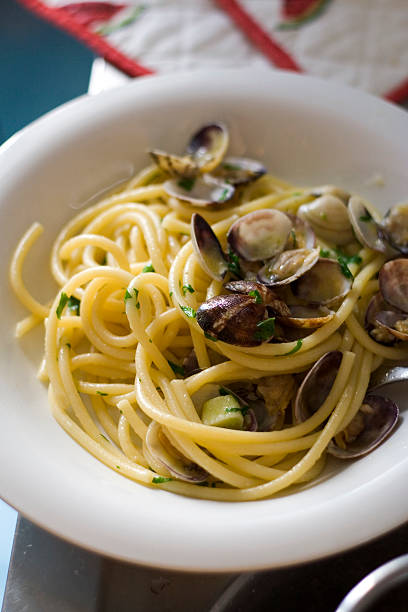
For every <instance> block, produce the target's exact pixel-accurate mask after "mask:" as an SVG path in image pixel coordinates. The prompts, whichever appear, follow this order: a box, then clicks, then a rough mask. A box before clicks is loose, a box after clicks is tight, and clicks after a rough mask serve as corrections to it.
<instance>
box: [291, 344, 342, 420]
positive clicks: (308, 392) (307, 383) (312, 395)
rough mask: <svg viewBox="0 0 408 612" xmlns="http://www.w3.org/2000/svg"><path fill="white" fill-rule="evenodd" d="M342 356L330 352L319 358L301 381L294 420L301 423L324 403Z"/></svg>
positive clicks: (336, 352)
mask: <svg viewBox="0 0 408 612" xmlns="http://www.w3.org/2000/svg"><path fill="white" fill-rule="evenodd" d="M342 358H343V354H342V353H341V351H330V352H329V353H326V354H325V355H323V357H320V359H319V360H318V361H317V362H316V363H315V365H314V366H313V367H312V369H311V370H309V372H308V373H307V375H306V377H305V378H304V379H303V382H302V384H301V386H300V387H299V390H298V392H297V395H296V401H295V420H296V422H297V423H303V421H306V420H307V419H308V418H310V417H311V416H312V415H313V414H314V413H315V412H317V411H318V410H319V408H320V406H321V405H322V404H323V403H324V402H325V400H326V398H327V396H328V395H329V393H330V390H331V388H332V386H333V383H334V381H335V379H336V376H337V372H338V369H339V367H340V364H341V360H342Z"/></svg>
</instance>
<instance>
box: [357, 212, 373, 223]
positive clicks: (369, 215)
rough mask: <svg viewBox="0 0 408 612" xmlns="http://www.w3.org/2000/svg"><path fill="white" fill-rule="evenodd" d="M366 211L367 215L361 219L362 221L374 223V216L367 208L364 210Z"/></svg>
mask: <svg viewBox="0 0 408 612" xmlns="http://www.w3.org/2000/svg"><path fill="white" fill-rule="evenodd" d="M364 211H365V214H364V215H362V216H361V217H359V218H360V221H364V222H365V223H367V222H368V221H372V220H373V217H372V215H371V214H370V213H369V212H368V210H367V209H366V208H364Z"/></svg>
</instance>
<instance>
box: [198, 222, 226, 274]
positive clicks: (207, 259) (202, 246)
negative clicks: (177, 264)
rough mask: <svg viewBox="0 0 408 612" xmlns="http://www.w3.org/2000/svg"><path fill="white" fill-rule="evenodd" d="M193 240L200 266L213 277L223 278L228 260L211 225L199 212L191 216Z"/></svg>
mask: <svg viewBox="0 0 408 612" xmlns="http://www.w3.org/2000/svg"><path fill="white" fill-rule="evenodd" d="M191 242H192V244H193V248H194V252H195V254H196V256H197V259H198V261H199V264H200V266H201V267H202V269H203V270H204V272H206V273H207V274H208V275H209V276H211V278H214V279H215V280H223V279H224V278H225V275H226V273H227V271H228V261H227V258H226V257H225V255H224V251H223V250H222V248H221V245H220V243H219V240H218V238H217V236H216V235H215V234H214V232H213V230H212V228H211V225H209V223H207V221H206V220H205V219H204V218H203V217H202V216H201V215H199V214H197V213H194V214H193V216H192V217H191Z"/></svg>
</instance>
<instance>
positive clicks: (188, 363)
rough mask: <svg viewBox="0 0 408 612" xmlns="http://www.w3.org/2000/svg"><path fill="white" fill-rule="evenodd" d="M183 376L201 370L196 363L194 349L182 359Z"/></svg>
mask: <svg viewBox="0 0 408 612" xmlns="http://www.w3.org/2000/svg"><path fill="white" fill-rule="evenodd" d="M183 368H184V376H186V377H187V376H192V375H193V374H198V372H201V368H200V366H199V365H198V359H197V355H196V352H195V350H194V349H192V350H191V351H190V352H189V354H188V355H187V356H186V357H185V358H184V359H183Z"/></svg>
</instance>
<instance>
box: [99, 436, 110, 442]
mask: <svg viewBox="0 0 408 612" xmlns="http://www.w3.org/2000/svg"><path fill="white" fill-rule="evenodd" d="M101 437H102V438H103V439H104V440H106V442H109V440H108V438H107V437H106V436H104V435H103V434H101Z"/></svg>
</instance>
